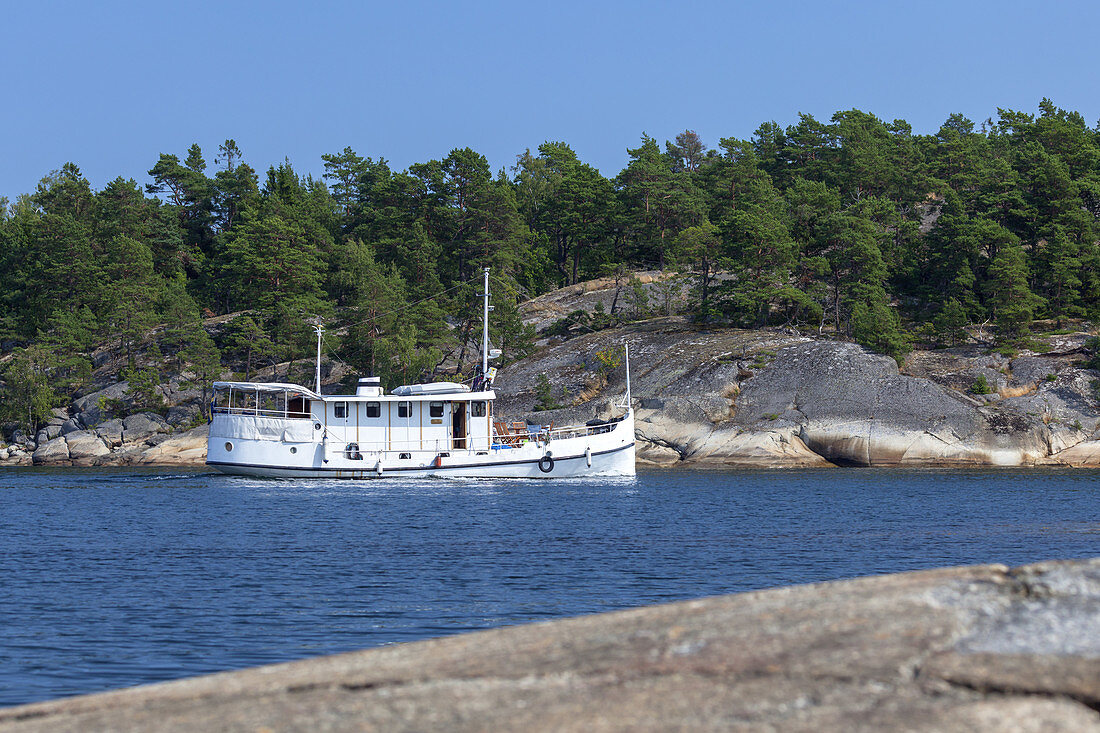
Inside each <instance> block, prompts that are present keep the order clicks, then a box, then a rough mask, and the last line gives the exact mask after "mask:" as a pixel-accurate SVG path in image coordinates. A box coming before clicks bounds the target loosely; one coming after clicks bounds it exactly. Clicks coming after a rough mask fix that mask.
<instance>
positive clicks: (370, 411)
mask: <svg viewBox="0 0 1100 733" xmlns="http://www.w3.org/2000/svg"><path fill="white" fill-rule="evenodd" d="M367 417H382V405H381V404H379V403H377V402H368V403H367Z"/></svg>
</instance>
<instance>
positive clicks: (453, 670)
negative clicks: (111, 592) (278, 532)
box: [0, 560, 1100, 732]
mask: <svg viewBox="0 0 1100 733" xmlns="http://www.w3.org/2000/svg"><path fill="white" fill-rule="evenodd" d="M1097 709H1100V561H1096V560H1094V561H1083V562H1070V563H1041V564H1037V565H1032V566H1027V567H1023V568H1017V569H1014V570H1009V569H1008V568H1005V567H1002V566H981V567H969V568H953V569H945V570H935V571H926V572H918V573H907V574H901V575H892V576H882V577H876V578H863V579H857V580H849V581H840V582H834V583H824V584H819V585H809V586H797V587H792V588H781V589H776V590H768V591H761V592H756V593H745V594H740V595H734V596H725V597H718V598H708V599H703V600H699V601H689V602H683V603H676V604H671V605H665V606H656V607H652V608H642V609H636V610H631V611H624V612H619V613H611V614H604V615H600V616H590V617H585V618H577V619H569V620H564V621H556V622H550V623H543V624H532V625H528V626H520V627H513V628H506V629H498V630H494V631H488V632H482V633H476V634H466V635H462V636H455V637H450V638H445V639H438V640H433V641H427V642H420V643H414V644H398V645H394V646H389V647H384V648H380V649H373V650H368V651H363V652H355V653H351V654H344V655H337V656H332V657H322V658H317V659H310V660H305V661H301V662H295V663H291V664H283V665H274V666H269V667H261V668H257V669H252V670H245V671H241V672H231V673H224V674H218V675H212V676H209V677H200V678H195V679H190V680H184V681H179V682H171V683H164V684H159V685H150V686H146V687H138V688H133V689H129V690H122V691H118V692H111V693H105V694H100V695H92V696H86V697H77V698H70V699H63V700H58V701H53V702H48V703H40V704H35V705H28V706H23V707H17V708H9V709H5V710H0V731H5V732H6V731H12V732H14V731H57V730H74V731H75V730H80V731H100V730H111V731H126V730H161V731H173V730H180V731H184V730H186V731H191V730H204V731H230V730H232V731H237V730H240V731H245V730H248V731H254V730H266V729H270V730H281V731H285V730H294V731H314V730H331V731H343V730H348V731H351V730H355V731H360V730H449V731H451V730H455V731H463V730H547V731H549V730H554V731H559V730H567V731H590V730H608V731H614V730H672V729H675V730H784V731H815V732H816V731H822V730H846V731H849V730H850V731H913V730H978V731H1095V730H1100V714H1098V713H1097Z"/></svg>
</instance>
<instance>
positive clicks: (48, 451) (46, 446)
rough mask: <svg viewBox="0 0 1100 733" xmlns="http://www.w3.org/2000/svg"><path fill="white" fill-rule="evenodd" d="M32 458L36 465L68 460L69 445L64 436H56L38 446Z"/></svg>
mask: <svg viewBox="0 0 1100 733" xmlns="http://www.w3.org/2000/svg"><path fill="white" fill-rule="evenodd" d="M31 459H32V460H33V461H34V464H35V465H41V464H44V463H59V462H62V461H65V462H67V461H68V460H69V445H68V443H66V442H65V439H64V438H54V439H53V440H50V441H47V442H45V443H43V444H42V445H40V446H38V448H36V449H35V451H34V454H33V455H32V456H31Z"/></svg>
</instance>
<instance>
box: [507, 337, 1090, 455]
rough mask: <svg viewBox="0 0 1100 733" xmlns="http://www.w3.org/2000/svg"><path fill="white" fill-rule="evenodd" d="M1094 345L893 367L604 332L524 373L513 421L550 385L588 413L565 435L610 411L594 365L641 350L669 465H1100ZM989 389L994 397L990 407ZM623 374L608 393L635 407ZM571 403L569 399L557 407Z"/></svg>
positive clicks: (652, 417)
mask: <svg viewBox="0 0 1100 733" xmlns="http://www.w3.org/2000/svg"><path fill="white" fill-rule="evenodd" d="M1084 338H1085V336H1084V335H1083V334H1080V335H1076V336H1074V335H1070V336H1062V337H1056V338H1054V339H1052V342H1053V343H1052V345H1051V351H1050V352H1048V353H1043V354H1031V353H1028V354H1025V355H1022V356H1019V357H1017V358H1007V357H1004V356H1001V355H999V354H995V353H994V354H989V353H986V352H985V350H984V349H981V348H978V347H971V348H969V349H952V350H943V351H936V352H920V351H918V352H915V353H914V354H912V355H911V356H910V358H909V360H908V361H907V363H906V365H905V368H904V371H902V370H899V368H898V366H897V364H896V362H894V360H893V359H891V358H888V357H885V356H881V355H878V354H874V353H871V352H869V351H867V350H866V349H863V348H862V347H860V346H858V345H856V344H851V343H844V342H835V341H829V340H817V339H812V338H808V337H804V336H800V335H798V334H794V333H788V332H783V331H778V330H770V331H730V330H724V331H713V332H701V331H697V330H692V329H689V328H686V327H685V326H684V324H683V323H682V322H677V321H676V320H675V319H667V320H664V321H654V322H649V323H647V324H643V326H642V327H635V328H632V329H630V330H622V331H603V332H600V333H598V334H589V335H587V336H582V337H578V338H575V339H572V340H570V341H568V342H566V343H563V344H560V345H557V346H553V347H552V348H550V349H548V350H547V351H546V352H544V353H543V354H541V355H540V356H538V357H536V358H532V359H528V360H525V361H523V362H520V363H519V364H516V365H513V366H511V367H509V369H508V370H507V371H506V372H505V373H504V374H503V375H502V378H501V380H500V382H499V383H498V386H499V387H500V391H501V393H502V394H504V395H505V397H504V398H503V399H502V401H501V402H502V407H503V409H504V410H511V411H512V412H513V413H514V412H525V411H529V410H531V409H532V408H533V406H534V391H533V388H532V386H533V385H534V384H535V382H536V380H537V377H538V375H539V374H540V373H543V372H545V373H547V374H548V375H551V376H556V378H557V381H556V382H554V384H555V389H556V390H559V391H562V390H563V388H564V391H562V395H563V398H568V397H570V396H572V397H573V400H574V401H578V400H577V396H578V395H579V396H580V398H581V400H580V404H578V405H575V406H573V407H571V408H569V409H563V410H556V411H550V412H544V413H535V415H536V416H542V417H541V419H542V420H543V421H545V422H549V421H551V420H553V421H555V422H556V423H557V424H563V423H564V422H567V421H573V420H578V419H583V418H588V417H592V415H593V413H599V412H601V411H603V412H606V411H607V405H606V404H605V402H601V401H600V400H599V399H592V400H590V401H584V400H583V398H585V397H588V396H590V395H592V394H594V393H595V392H598V390H597V389H595V388H596V387H598V386H600V383H601V379H600V375H599V372H598V363H597V361H596V359H595V357H594V355H595V353H596V352H597V351H599V350H601V349H607V347H609V346H611V345H612V344H617V343H622V342H629V343H630V346H631V361H632V363H631V367H632V393H633V398H634V405H635V407H636V408H637V418H638V419H637V426H636V430H637V438H638V441H639V445H638V448H639V450H638V455H639V458H640V459H641V461H643V462H649V463H654V464H658V465H676V464H680V465H708V464H710V465H733V466H759V467H771V466H818V465H830V464H837V465H858V466H900V465H931V466H1019V465H1035V464H1046V463H1051V464H1064V465H1100V441H1097V440H1096V431H1097V427H1098V424H1100V414H1098V412H1097V409H1096V407H1095V401H1094V398H1093V396H1092V395H1093V390H1092V382H1093V381H1094V380H1095V379H1097V377H1098V375H1097V374H1096V373H1095V372H1093V371H1091V370H1088V369H1084V368H1082V367H1081V365H1080V362H1082V361H1083V356H1082V355H1081V353H1080V346H1081V343H1082V342H1083V341H1084ZM979 377H984V378H985V384H986V385H988V387H989V389H990V390H991V392H990V393H989V394H976V393H975V392H976V391H980V390H975V389H973V385H975V384H976V383H977V382H978V379H979ZM624 387H625V383H624V380H623V378H622V376H621V370H620V371H619V372H617V373H615V374H613V375H612V376H611V380H610V384H609V385H608V386H607V388H606V391H607V392H609V393H611V394H612V395H614V394H619V395H621V394H622V392H623V389H624ZM555 394H557V392H556V393H555Z"/></svg>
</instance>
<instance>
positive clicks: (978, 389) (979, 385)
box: [970, 374, 993, 394]
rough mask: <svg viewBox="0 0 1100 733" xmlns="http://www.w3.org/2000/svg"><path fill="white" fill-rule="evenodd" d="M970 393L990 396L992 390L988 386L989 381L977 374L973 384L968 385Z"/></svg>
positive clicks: (982, 375)
mask: <svg viewBox="0 0 1100 733" xmlns="http://www.w3.org/2000/svg"><path fill="white" fill-rule="evenodd" d="M970 391H971V392H973V393H974V394H990V393H992V392H993V389H992V388H991V387H990V386H989V380H987V379H986V378H985V375H984V374H979V375H978V378H977V379H975V380H974V383H973V384H971V385H970Z"/></svg>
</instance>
